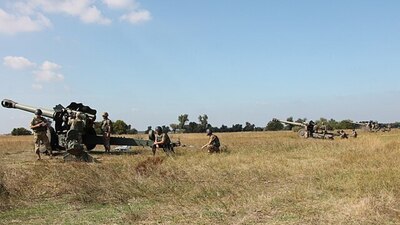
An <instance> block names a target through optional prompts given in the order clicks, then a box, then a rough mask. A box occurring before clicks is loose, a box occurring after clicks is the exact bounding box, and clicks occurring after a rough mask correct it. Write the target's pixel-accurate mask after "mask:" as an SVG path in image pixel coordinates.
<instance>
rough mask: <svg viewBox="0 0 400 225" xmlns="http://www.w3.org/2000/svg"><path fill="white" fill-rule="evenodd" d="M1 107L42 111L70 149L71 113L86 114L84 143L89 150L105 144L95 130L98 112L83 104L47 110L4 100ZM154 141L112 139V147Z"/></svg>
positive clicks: (57, 106) (143, 144)
mask: <svg viewBox="0 0 400 225" xmlns="http://www.w3.org/2000/svg"><path fill="white" fill-rule="evenodd" d="M1 105H2V106H3V107H5V108H9V109H19V110H23V111H26V112H29V113H32V114H33V113H35V111H36V110H37V109H40V110H42V115H43V116H45V117H48V118H51V119H53V120H54V121H55V132H56V134H57V135H58V139H59V143H60V146H61V147H63V148H68V147H69V146H67V145H68V143H67V139H68V138H69V136H68V133H69V131H70V124H69V123H68V122H69V121H71V113H78V112H79V113H80V114H81V115H82V114H84V116H83V118H84V119H83V120H84V124H85V127H84V129H83V134H82V142H83V144H84V145H86V148H87V149H88V150H91V149H93V148H95V147H96V145H97V144H104V140H103V137H102V136H98V135H96V131H95V129H94V123H95V120H96V110H95V109H92V108H90V107H89V106H85V105H83V104H82V103H76V102H71V104H69V105H68V106H67V107H63V106H62V105H60V104H59V105H56V106H55V107H54V108H53V109H45V108H41V107H32V106H29V105H23V104H19V103H17V102H14V101H12V100H9V99H3V101H1ZM153 143H154V142H153V141H152V140H140V139H133V138H122V137H111V138H110V144H111V145H130V146H152V145H153Z"/></svg>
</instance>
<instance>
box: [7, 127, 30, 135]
mask: <svg viewBox="0 0 400 225" xmlns="http://www.w3.org/2000/svg"><path fill="white" fill-rule="evenodd" d="M11 135H13V136H20V135H32V132H31V131H30V130H27V129H25V128H23V127H20V128H14V129H13V130H12V131H11Z"/></svg>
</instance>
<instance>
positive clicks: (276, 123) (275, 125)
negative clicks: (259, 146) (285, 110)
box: [265, 119, 283, 131]
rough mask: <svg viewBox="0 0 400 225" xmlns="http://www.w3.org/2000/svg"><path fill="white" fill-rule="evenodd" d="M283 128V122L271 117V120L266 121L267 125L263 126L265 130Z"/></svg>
mask: <svg viewBox="0 0 400 225" xmlns="http://www.w3.org/2000/svg"><path fill="white" fill-rule="evenodd" d="M282 129H283V124H282V123H281V122H279V120H277V119H272V120H271V121H269V122H268V124H267V126H266V127H265V130H268V131H278V130H282Z"/></svg>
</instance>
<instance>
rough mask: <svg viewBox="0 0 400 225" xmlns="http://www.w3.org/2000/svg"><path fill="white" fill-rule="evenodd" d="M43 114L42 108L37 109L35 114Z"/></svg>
mask: <svg viewBox="0 0 400 225" xmlns="http://www.w3.org/2000/svg"><path fill="white" fill-rule="evenodd" d="M42 114H43V112H42V110H41V109H36V111H35V115H37V116H41V115H42Z"/></svg>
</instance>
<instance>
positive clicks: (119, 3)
mask: <svg viewBox="0 0 400 225" xmlns="http://www.w3.org/2000/svg"><path fill="white" fill-rule="evenodd" d="M103 3H104V4H106V5H107V6H108V7H109V8H110V9H127V8H128V9H132V8H137V7H139V5H138V4H137V3H136V2H135V1H134V0H103Z"/></svg>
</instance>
